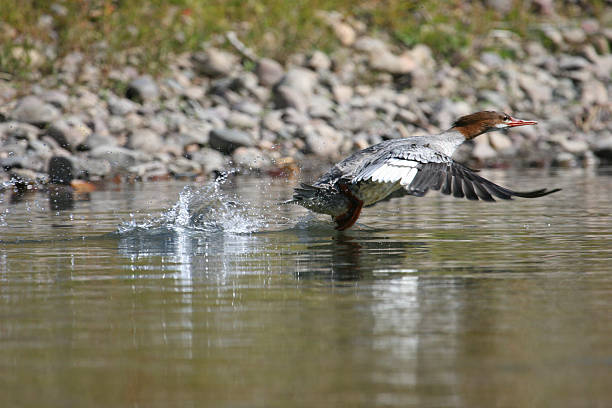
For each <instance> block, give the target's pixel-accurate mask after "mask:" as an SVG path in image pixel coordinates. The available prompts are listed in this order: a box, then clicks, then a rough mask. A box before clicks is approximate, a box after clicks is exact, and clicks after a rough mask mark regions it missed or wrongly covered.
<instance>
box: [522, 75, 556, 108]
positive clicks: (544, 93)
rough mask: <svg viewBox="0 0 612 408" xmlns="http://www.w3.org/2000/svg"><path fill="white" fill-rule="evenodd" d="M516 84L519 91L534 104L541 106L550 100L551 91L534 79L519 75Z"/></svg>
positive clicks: (529, 76)
mask: <svg viewBox="0 0 612 408" xmlns="http://www.w3.org/2000/svg"><path fill="white" fill-rule="evenodd" d="M518 83H519V86H520V87H521V89H523V91H524V92H525V93H526V94H527V96H529V99H531V101H533V102H534V103H536V104H538V106H539V104H541V103H546V102H549V101H550V100H552V89H551V88H550V87H549V86H548V85H546V84H543V83H541V82H539V81H538V80H537V79H536V78H534V77H533V76H531V75H527V74H520V75H519V77H518Z"/></svg>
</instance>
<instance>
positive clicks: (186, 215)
mask: <svg viewBox="0 0 612 408" xmlns="http://www.w3.org/2000/svg"><path fill="white" fill-rule="evenodd" d="M227 177H228V175H227V174H226V175H224V176H222V177H219V178H218V179H217V180H215V181H214V182H212V183H210V184H208V185H206V186H203V187H201V188H193V187H191V186H185V188H183V191H182V192H181V193H180V194H179V198H178V201H177V202H176V204H174V206H172V208H171V209H169V210H168V211H166V212H163V213H162V214H161V215H160V216H159V217H157V218H155V217H149V218H148V219H146V220H144V221H141V222H138V221H136V219H135V217H134V216H133V214H131V219H130V221H126V222H124V223H122V224H121V225H120V226H119V228H118V232H119V233H126V232H131V231H134V230H142V229H151V228H156V227H165V228H170V229H177V228H180V229H190V230H195V231H205V232H228V233H234V234H248V233H252V232H256V231H260V230H262V229H263V228H266V227H267V226H268V224H267V223H266V221H265V219H264V217H263V215H262V214H261V213H260V212H259V211H258V210H257V209H255V208H254V207H253V206H252V205H251V203H249V202H242V201H240V200H239V199H238V198H237V197H235V196H234V195H231V194H228V193H226V192H224V191H222V190H221V186H222V185H223V184H225V183H226V182H227Z"/></svg>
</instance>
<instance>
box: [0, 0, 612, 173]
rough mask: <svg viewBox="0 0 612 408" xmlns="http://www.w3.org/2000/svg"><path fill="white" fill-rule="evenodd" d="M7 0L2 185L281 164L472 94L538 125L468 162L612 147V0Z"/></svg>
mask: <svg viewBox="0 0 612 408" xmlns="http://www.w3.org/2000/svg"><path fill="white" fill-rule="evenodd" d="M1 3H2V7H0V106H1V108H0V120H2V122H0V140H1V142H2V144H1V145H0V164H1V165H2V167H3V169H4V172H2V173H0V177H1V178H2V180H3V181H5V182H6V181H8V180H11V179H15V178H17V179H22V180H26V181H27V182H31V181H33V182H43V183H44V182H45V174H44V173H45V169H46V164H47V163H48V162H49V160H50V158H51V157H52V156H57V155H59V156H65V157H68V158H69V159H70V160H71V162H72V163H73V164H74V166H75V169H76V170H75V177H77V178H81V179H89V180H100V179H110V178H113V177H120V178H121V179H144V180H148V179H159V178H167V177H188V178H206V177H207V176H208V175H210V174H213V173H214V172H218V171H222V170H226V169H229V168H241V169H242V170H243V171H256V172H265V173H268V174H272V175H288V176H291V175H295V174H296V172H297V171H298V170H299V169H301V168H304V167H307V168H306V170H309V169H311V170H314V171H321V170H323V168H324V167H325V166H327V165H328V164H329V163H330V162H333V161H335V160H338V159H340V158H341V157H343V156H344V155H346V154H348V153H350V152H351V151H354V150H356V149H360V148H364V147H366V146H368V145H371V144H374V143H377V142H380V141H382V140H385V139H388V138H395V137H404V136H408V135H414V134H424V133H428V132H436V131H439V130H443V129H446V128H448V127H449V126H450V124H451V123H452V121H453V120H454V119H456V118H457V117H458V116H461V115H464V114H467V113H471V112H474V111H477V110H482V109H495V110H504V111H507V112H511V113H513V114H515V115H516V116H518V117H525V118H527V119H537V120H539V122H540V124H539V125H538V126H537V127H535V128H521V129H519V130H516V131H513V132H511V133H507V134H504V133H496V134H490V135H484V136H482V137H481V138H479V139H477V141H476V145H475V146H465V147H464V149H463V150H462V151H461V152H460V154H459V156H460V158H461V159H463V160H471V162H472V164H474V165H479V166H489V167H508V166H533V167H548V166H563V167H594V166H599V165H605V164H607V163H609V162H610V160H611V158H612V136H611V130H612V122H611V121H610V118H611V113H610V110H611V108H610V100H609V95H610V86H611V81H610V77H611V70H612V57H611V55H610V41H611V40H612V28H611V21H612V8H611V7H610V5H611V3H610V1H608V0H590V1H587V0H557V1H554V0H515V1H498V0H481V1H458V0H427V1H400V0H386V1H357V2H355V1H345V0H312V1H294V2H286V1H275V0H270V1H256V0H250V1H195V0H175V1H140V0H136V1H118V0H114V1H111V0H107V1H102V0H100V1H62V0H58V1H33V0H30V1H21V0H19V1H17V0H2V1H1ZM305 157H308V158H309V160H308V161H305V160H304V158H305ZM311 159H313V160H311Z"/></svg>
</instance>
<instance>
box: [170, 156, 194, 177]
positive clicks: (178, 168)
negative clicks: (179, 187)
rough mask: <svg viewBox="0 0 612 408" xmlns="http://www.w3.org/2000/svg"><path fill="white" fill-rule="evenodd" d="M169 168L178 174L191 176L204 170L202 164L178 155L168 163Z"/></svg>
mask: <svg viewBox="0 0 612 408" xmlns="http://www.w3.org/2000/svg"><path fill="white" fill-rule="evenodd" d="M168 170H170V172H171V173H172V174H174V175H176V176H180V177H191V176H194V175H196V174H199V173H201V172H202V166H201V165H200V164H198V163H196V162H194V161H192V160H189V159H186V158H184V157H177V158H176V160H173V161H171V162H170V163H168Z"/></svg>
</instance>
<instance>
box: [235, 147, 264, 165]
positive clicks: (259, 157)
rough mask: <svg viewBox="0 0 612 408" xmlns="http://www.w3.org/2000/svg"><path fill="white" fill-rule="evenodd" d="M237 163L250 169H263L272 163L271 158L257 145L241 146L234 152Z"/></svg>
mask: <svg viewBox="0 0 612 408" xmlns="http://www.w3.org/2000/svg"><path fill="white" fill-rule="evenodd" d="M232 160H233V162H234V164H235V165H237V166H240V167H242V168H246V169H249V170H263V169H266V168H268V167H270V165H271V164H272V162H271V161H270V159H269V158H268V157H267V156H266V155H265V154H264V153H263V152H262V151H261V150H259V149H258V148H256V147H239V148H237V149H236V150H234V152H233V153H232Z"/></svg>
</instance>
